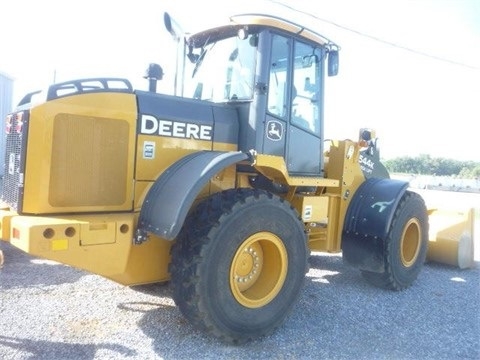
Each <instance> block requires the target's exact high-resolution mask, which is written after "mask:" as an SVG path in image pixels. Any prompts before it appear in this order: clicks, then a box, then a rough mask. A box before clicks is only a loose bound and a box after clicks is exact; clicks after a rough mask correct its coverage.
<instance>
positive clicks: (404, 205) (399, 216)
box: [362, 191, 428, 290]
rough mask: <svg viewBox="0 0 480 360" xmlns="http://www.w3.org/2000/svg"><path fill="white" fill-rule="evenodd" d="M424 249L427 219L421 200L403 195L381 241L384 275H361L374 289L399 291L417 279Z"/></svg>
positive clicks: (407, 193) (425, 245) (425, 250)
mask: <svg viewBox="0 0 480 360" xmlns="http://www.w3.org/2000/svg"><path fill="white" fill-rule="evenodd" d="M427 246H428V215H427V209H426V207H425V202H424V201H423V199H422V197H421V196H420V195H419V194H417V193H415V192H411V191H406V192H405V193H404V195H403V196H402V199H401V200H400V202H399V204H398V206H397V209H396V210H395V213H394V215H393V219H392V223H391V226H390V229H389V232H388V236H387V238H386V240H385V247H384V259H385V260H384V265H385V272H383V273H375V272H370V271H362V275H363V276H364V278H365V279H367V280H368V281H369V282H370V283H372V284H373V285H375V286H378V287H381V288H385V289H390V290H403V289H405V288H407V287H409V286H410V285H411V284H412V283H413V282H414V281H415V280H416V278H417V276H418V274H419V273H420V270H421V269H422V267H423V264H424V262H425V257H426V254H427Z"/></svg>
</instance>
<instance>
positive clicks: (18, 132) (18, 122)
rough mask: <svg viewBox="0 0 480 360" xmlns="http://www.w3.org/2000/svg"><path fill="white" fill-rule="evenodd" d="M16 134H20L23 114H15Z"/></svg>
mask: <svg viewBox="0 0 480 360" xmlns="http://www.w3.org/2000/svg"><path fill="white" fill-rule="evenodd" d="M15 131H16V133H17V134H21V133H22V131H23V112H19V113H17V125H16V126H15Z"/></svg>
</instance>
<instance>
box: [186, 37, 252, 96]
mask: <svg viewBox="0 0 480 360" xmlns="http://www.w3.org/2000/svg"><path fill="white" fill-rule="evenodd" d="M256 38H257V36H256V35H255V34H250V35H248V36H247V37H246V38H245V39H240V38H239V37H238V36H232V37H229V38H226V39H222V40H218V41H215V42H211V43H208V44H207V45H206V46H204V47H203V48H202V49H199V50H200V51H199V52H198V51H195V53H194V54H190V55H187V59H186V60H185V72H184V89H183V96H185V97H188V98H194V99H201V100H208V101H212V102H228V101H237V100H250V99H252V97H253V88H254V75H255V54H256V43H257V41H256ZM188 58H191V59H194V61H191V60H189V59H188Z"/></svg>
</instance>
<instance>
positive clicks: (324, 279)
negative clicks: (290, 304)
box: [0, 214, 480, 360]
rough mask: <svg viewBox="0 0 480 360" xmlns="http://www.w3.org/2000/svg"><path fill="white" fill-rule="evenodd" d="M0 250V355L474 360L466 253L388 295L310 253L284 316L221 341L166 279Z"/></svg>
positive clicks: (477, 279)
mask: <svg viewBox="0 0 480 360" xmlns="http://www.w3.org/2000/svg"><path fill="white" fill-rule="evenodd" d="M478 218H479V214H477V221H478ZM477 229H478V226H477ZM478 238H479V236H478V234H477V238H476V240H477V244H478ZM0 248H1V249H3V251H4V254H5V264H4V266H3V268H2V269H0V359H2V360H3V359H123V358H132V359H224V358H225V359H244V358H249V359H299V358H302V359H313V358H315V359H368V360H370V359H435V360H438V359H449V360H451V359H480V311H479V310H480V307H479V300H480V261H479V260H480V259H479V257H478V256H477V255H476V263H475V268H474V269H468V270H460V269H457V268H454V267H450V266H445V265H440V264H433V263H430V264H426V265H425V267H424V269H423V271H422V272H421V273H420V276H419V278H418V280H417V281H416V282H415V283H414V284H413V286H412V287H410V288H409V289H407V290H405V291H402V292H391V291H384V290H381V289H377V288H375V287H372V286H370V285H369V284H368V283H366V282H365V281H364V280H363V278H362V277H361V275H360V273H359V272H358V271H357V270H356V269H353V268H351V267H349V266H348V265H346V264H344V263H343V261H342V257H341V256H338V255H325V254H317V253H314V254H313V255H312V257H311V258H310V266H311V269H310V272H309V273H308V274H307V277H306V282H305V288H304V290H303V291H302V293H301V294H300V298H299V301H298V303H297V305H296V307H295V308H294V310H293V312H292V313H291V315H290V316H289V317H288V318H287V321H286V322H285V324H284V325H283V326H282V327H280V328H279V329H278V330H277V331H276V332H275V333H274V334H273V335H271V336H269V337H266V338H263V339H260V340H257V341H253V342H250V343H247V344H245V345H241V346H230V345H226V344H224V343H221V342H219V341H218V340H216V339H214V338H211V337H209V336H207V335H205V334H203V333H201V332H199V331H197V330H195V329H194V328H193V327H192V326H190V324H189V323H188V322H187V321H186V320H185V319H184V318H183V317H182V315H181V314H180V312H179V311H178V309H177V308H176V307H175V304H174V303H173V300H172V298H171V289H170V287H169V285H168V284H166V285H159V284H154V285H148V286H141V287H124V286H121V285H118V284H116V283H113V282H111V281H109V280H106V279H104V278H101V277H99V276H96V275H92V274H88V273H86V272H83V271H80V270H77V269H74V268H71V267H68V266H65V265H61V264H58V263H55V262H51V261H46V260H41V259H38V258H34V257H31V256H29V255H27V254H25V253H23V252H21V251H20V250H18V249H16V248H14V247H12V246H11V245H10V244H8V243H5V242H0ZM477 249H478V248H477Z"/></svg>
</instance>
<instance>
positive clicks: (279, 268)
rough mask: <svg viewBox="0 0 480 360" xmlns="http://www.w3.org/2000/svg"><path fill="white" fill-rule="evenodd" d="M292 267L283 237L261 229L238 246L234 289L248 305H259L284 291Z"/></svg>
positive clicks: (232, 277) (233, 268)
mask: <svg viewBox="0 0 480 360" xmlns="http://www.w3.org/2000/svg"><path fill="white" fill-rule="evenodd" d="M287 270H288V255H287V250H286V249H285V246H284V245H283V242H282V241H281V240H280V238H279V237H278V236H276V235H274V234H272V233H270V232H266V231H264V232H259V233H256V234H254V235H252V236H250V237H249V238H248V239H246V240H245V241H244V242H243V243H242V244H241V245H240V247H239V248H238V249H237V252H236V253H235V256H234V257H233V261H232V265H231V267H230V289H231V290H232V293H233V296H234V297H235V299H236V300H237V301H238V302H239V303H240V304H242V305H243V306H245V307H248V308H259V307H261V306H264V305H266V304H268V303H269V302H270V301H272V300H273V299H274V298H275V296H277V295H278V293H279V292H280V290H281V288H282V286H283V283H284V282H285V278H286V276H287Z"/></svg>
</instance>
